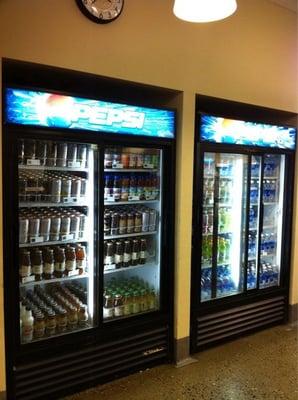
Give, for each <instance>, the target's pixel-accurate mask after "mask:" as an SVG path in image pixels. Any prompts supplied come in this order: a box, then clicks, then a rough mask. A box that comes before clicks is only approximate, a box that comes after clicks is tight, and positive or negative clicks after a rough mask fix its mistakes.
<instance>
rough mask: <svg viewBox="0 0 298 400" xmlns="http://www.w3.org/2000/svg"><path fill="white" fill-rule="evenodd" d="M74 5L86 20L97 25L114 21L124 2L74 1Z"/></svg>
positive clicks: (113, 0) (120, 0) (104, 0)
mask: <svg viewBox="0 0 298 400" xmlns="http://www.w3.org/2000/svg"><path fill="white" fill-rule="evenodd" d="M76 3H77V5H78V6H79V8H80V10H81V11H82V13H83V14H84V15H85V16H86V17H87V18H89V19H90V20H91V21H93V22H96V23H98V24H107V23H108V22H112V21H115V19H116V18H118V17H119V15H120V14H121V12H122V10H123V6H124V0H76Z"/></svg>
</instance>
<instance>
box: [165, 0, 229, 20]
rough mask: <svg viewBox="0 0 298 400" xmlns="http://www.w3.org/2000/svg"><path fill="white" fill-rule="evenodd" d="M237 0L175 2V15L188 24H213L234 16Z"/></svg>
mask: <svg viewBox="0 0 298 400" xmlns="http://www.w3.org/2000/svg"><path fill="white" fill-rule="evenodd" d="M236 8H237V3H236V0H175V4H174V9H173V11H174V14H175V15H176V17H177V18H180V19H183V20H185V21H188V22H211V21H218V20H220V19H224V18H226V17H229V16H230V15H232V14H233V13H234V12H235V11H236Z"/></svg>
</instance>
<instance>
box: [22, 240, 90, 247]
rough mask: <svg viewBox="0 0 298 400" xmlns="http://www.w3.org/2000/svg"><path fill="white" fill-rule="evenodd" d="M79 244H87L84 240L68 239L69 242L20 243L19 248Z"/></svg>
mask: <svg viewBox="0 0 298 400" xmlns="http://www.w3.org/2000/svg"><path fill="white" fill-rule="evenodd" d="M80 242H88V240H86V238H80V239H69V240H56V241H52V242H50V241H47V242H34V243H20V244H19V247H36V246H54V245H56V244H69V243H80Z"/></svg>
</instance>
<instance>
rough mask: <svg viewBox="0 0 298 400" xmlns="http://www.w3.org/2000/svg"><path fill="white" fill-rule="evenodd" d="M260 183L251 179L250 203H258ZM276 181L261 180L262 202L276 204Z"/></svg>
mask: <svg viewBox="0 0 298 400" xmlns="http://www.w3.org/2000/svg"><path fill="white" fill-rule="evenodd" d="M259 190H260V181H259V180H258V179H252V180H251V185H250V202H251V203H252V204H257V203H258V201H259ZM277 194H278V193H277V181H276V179H264V180H263V201H264V202H276V201H277Z"/></svg>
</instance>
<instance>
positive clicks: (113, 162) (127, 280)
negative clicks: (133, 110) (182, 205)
mask: <svg viewBox="0 0 298 400" xmlns="http://www.w3.org/2000/svg"><path fill="white" fill-rule="evenodd" d="M161 171H162V151H161V150H159V149H148V148H133V147H122V148H120V147H113V148H106V149H105V156H104V185H105V187H104V204H105V209H104V266H103V267H104V293H103V318H104V321H111V320H115V319H121V318H127V317H131V316H135V315H137V314H141V313H146V312H150V311H154V310H158V309H159V303H160V300H159V292H160V248H161V246H160V228H161V227H160V224H161V220H162V215H161V211H162V208H161V188H162V182H161V176H162V175H161Z"/></svg>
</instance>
